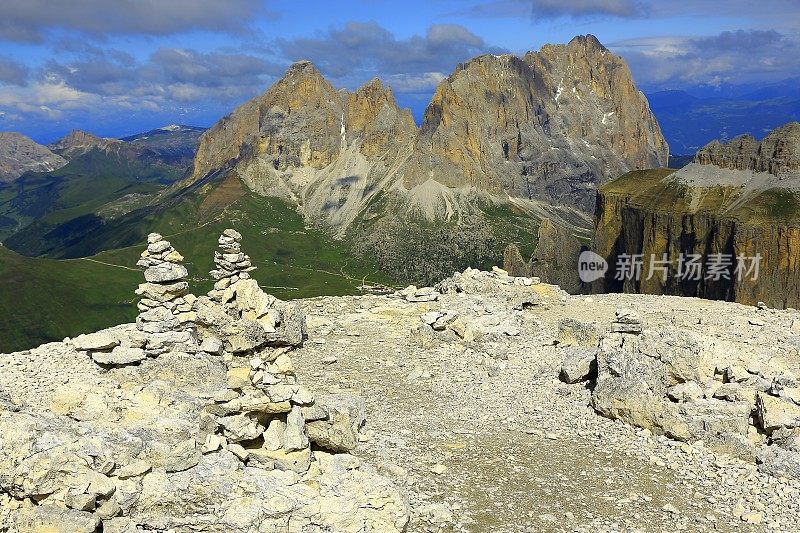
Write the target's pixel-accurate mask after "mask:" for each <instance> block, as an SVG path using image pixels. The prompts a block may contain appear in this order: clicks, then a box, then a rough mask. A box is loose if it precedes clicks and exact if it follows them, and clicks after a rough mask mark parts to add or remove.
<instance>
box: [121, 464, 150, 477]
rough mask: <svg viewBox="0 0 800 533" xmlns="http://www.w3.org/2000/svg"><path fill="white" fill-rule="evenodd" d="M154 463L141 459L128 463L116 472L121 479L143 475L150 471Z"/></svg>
mask: <svg viewBox="0 0 800 533" xmlns="http://www.w3.org/2000/svg"><path fill="white" fill-rule="evenodd" d="M151 468H152V465H150V463H149V462H147V461H143V460H139V461H134V462H132V463H130V464H127V465H125V466H123V467H122V468H120V469H119V470H117V471H116V472H115V474H116V476H117V477H118V478H119V479H128V478H131V477H139V476H143V475H144V474H146V473H147V472H149V471H150V469H151Z"/></svg>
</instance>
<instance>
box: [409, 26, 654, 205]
mask: <svg viewBox="0 0 800 533" xmlns="http://www.w3.org/2000/svg"><path fill="white" fill-rule="evenodd" d="M667 156H668V149H667V146H666V142H665V141H664V138H663V136H662V134H661V131H660V128H659V126H658V123H657V122H656V120H655V117H654V116H653V115H652V113H651V112H650V109H649V106H648V104H647V100H646V99H645V98H644V96H642V94H641V93H640V92H639V91H638V90H637V89H636V86H635V85H634V83H633V80H632V77H631V74H630V71H629V70H628V68H627V66H626V65H625V62H624V61H623V60H622V59H621V58H619V57H617V56H615V55H613V54H611V53H610V52H608V50H607V49H606V48H605V47H603V46H602V45H601V44H600V43H599V41H598V40H597V39H596V38H595V37H593V36H582V37H578V38H576V39H573V41H571V42H570V43H569V44H568V45H546V46H544V47H542V49H541V50H540V51H539V52H529V53H528V54H526V56H525V57H524V58H518V57H515V56H513V55H510V54H506V55H502V56H494V55H484V56H480V57H477V58H475V59H473V60H470V61H467V62H466V63H463V64H462V65H459V67H458V68H457V69H456V71H455V72H454V73H453V74H452V75H451V76H449V77H448V78H447V79H445V80H443V81H442V82H441V84H440V85H439V87H438V88H437V90H436V92H435V94H434V96H433V98H432V100H431V103H430V105H429V106H428V108H427V110H426V113H425V118H424V121H423V124H422V127H421V130H420V133H419V136H418V138H417V140H416V144H415V153H414V154H413V156H412V157H411V158H410V159H409V160H408V161H407V162H406V164H405V165H404V168H402V169H401V174H402V176H403V179H404V184H405V186H406V187H408V188H413V187H415V186H417V185H419V184H421V183H424V182H425V181H426V180H427V179H428V177H429V176H431V175H435V176H437V180H441V181H442V182H443V183H444V185H446V186H448V187H473V186H474V187H478V188H480V189H484V190H490V191H505V192H506V193H508V194H510V195H512V196H518V197H523V198H528V199H539V200H544V201H547V202H550V203H561V204H568V205H570V206H575V205H576V204H577V206H578V207H579V208H581V209H583V210H584V211H590V210H591V209H592V207H593V205H594V188H595V187H596V185H598V184H600V183H603V182H605V181H607V180H609V179H611V178H613V177H616V176H617V175H620V174H622V173H624V172H626V171H627V170H630V169H636V168H652V167H659V166H664V165H666V162H667Z"/></svg>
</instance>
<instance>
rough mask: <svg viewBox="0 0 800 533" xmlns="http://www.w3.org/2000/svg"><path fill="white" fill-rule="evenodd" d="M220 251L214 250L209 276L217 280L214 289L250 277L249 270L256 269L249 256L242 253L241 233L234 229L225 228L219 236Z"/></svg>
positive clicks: (224, 287)
mask: <svg viewBox="0 0 800 533" xmlns="http://www.w3.org/2000/svg"><path fill="white" fill-rule="evenodd" d="M218 242H219V248H220V251H217V252H214V264H215V265H216V266H217V268H216V269H215V270H212V271H211V272H210V274H211V277H212V278H214V279H215V280H217V283H216V284H215V285H214V289H215V290H216V291H223V290H225V289H226V288H227V287H228V286H230V285H231V284H233V283H236V282H237V281H239V280H241V279H248V278H250V274H249V272H252V271H253V270H255V269H256V267H254V266H253V264H252V263H251V262H250V256H248V255H247V254H245V253H242V247H241V242H242V234H241V233H239V232H238V231H236V230H234V229H226V230H225V231H223V232H222V235H220V237H219V241H218Z"/></svg>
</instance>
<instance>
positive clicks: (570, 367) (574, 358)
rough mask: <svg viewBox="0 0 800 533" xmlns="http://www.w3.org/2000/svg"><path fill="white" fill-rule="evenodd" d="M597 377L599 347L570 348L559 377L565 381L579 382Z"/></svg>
mask: <svg viewBox="0 0 800 533" xmlns="http://www.w3.org/2000/svg"><path fill="white" fill-rule="evenodd" d="M596 377H597V348H568V349H567V355H566V357H565V358H564V362H563V363H562V364H561V373H560V374H559V378H560V379H561V381H563V382H564V383H578V382H581V381H586V380H589V379H594V378H596Z"/></svg>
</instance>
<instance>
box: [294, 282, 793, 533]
mask: <svg viewBox="0 0 800 533" xmlns="http://www.w3.org/2000/svg"><path fill="white" fill-rule="evenodd" d="M535 289H536V291H537V292H538V293H539V295H540V296H541V298H542V301H543V302H544V304H543V305H538V306H536V307H534V308H532V309H527V310H525V311H512V310H511V308H510V307H509V304H508V302H507V301H506V297H505V296H501V295H499V294H497V295H493V294H475V295H464V294H459V295H443V296H442V297H441V298H440V299H439V301H436V302H429V303H409V302H406V301H405V300H402V299H399V298H394V297H360V298H355V297H343V298H330V297H326V298H317V299H311V300H305V301H304V302H303V306H304V308H305V310H306V312H307V313H308V321H309V334H310V342H308V343H307V344H306V347H304V348H303V349H301V350H299V351H298V352H295V354H294V360H295V364H296V366H297V367H298V372H299V373H300V375H301V376H302V377H303V380H304V382H305V383H306V384H307V385H309V386H310V387H311V388H312V389H313V390H316V391H317V392H319V393H322V392H342V391H348V392H358V393H360V394H363V395H364V396H365V397H366V403H367V409H368V422H367V428H366V429H367V431H366V435H365V438H364V441H363V442H362V445H361V447H360V449H359V450H358V451H357V455H360V456H362V457H364V458H366V459H368V460H370V461H372V462H373V463H375V464H378V465H380V466H381V468H382V470H383V471H384V473H386V474H388V475H390V476H392V477H394V478H395V479H396V480H397V481H398V483H400V484H403V485H404V486H405V487H406V489H407V491H408V497H409V499H410V501H411V504H412V507H413V509H414V518H413V520H412V524H411V527H410V531H413V532H416V531H420V532H422V531H469V532H485V531H497V532H523V531H525V532H529V531H530V532H532V531H587V532H588V531H764V530H774V531H796V530H800V516H799V515H798V504H799V503H800V500H799V499H798V496H799V495H800V490H799V488H800V484H798V483H797V482H796V481H793V480H786V479H776V478H773V477H770V476H766V475H763V474H761V473H759V472H757V470H756V466H755V465H754V464H748V463H745V462H742V461H740V460H737V459H733V458H730V457H728V456H725V455H716V454H714V453H712V452H710V451H709V450H708V449H706V448H705V447H703V445H702V443H698V444H694V445H689V444H685V443H680V442H676V441H671V440H669V439H667V438H665V437H659V436H653V435H651V434H650V433H649V432H648V431H646V430H640V429H636V428H633V427H630V426H627V425H625V424H622V423H620V422H615V421H612V420H608V419H605V418H602V417H599V416H597V415H596V414H595V413H594V411H593V410H592V409H591V408H590V407H589V399H590V391H589V390H587V389H586V387H585V386H581V385H566V384H564V383H561V382H560V381H559V380H558V379H557V376H558V371H559V367H560V364H561V362H562V360H563V357H564V355H563V352H562V350H561V349H560V348H559V347H558V346H554V337H555V335H556V331H557V325H558V322H559V321H560V320H561V319H562V318H565V317H571V318H577V319H580V320H584V321H587V320H588V321H595V322H597V323H598V324H605V325H607V324H609V323H610V322H611V320H612V318H613V316H614V310H615V309H616V308H618V307H622V306H625V307H633V308H634V309H636V310H637V311H639V312H640V314H641V315H642V316H643V317H644V320H645V325H646V327H657V325H658V324H659V323H664V324H667V323H670V324H675V323H682V324H686V326H687V327H702V328H703V330H704V331H706V332H708V333H710V334H719V335H724V336H728V337H731V336H739V337H740V338H741V337H743V338H745V340H746V341H747V342H759V341H764V342H766V340H765V339H768V338H770V337H771V336H772V335H774V332H771V331H768V330H764V329H763V328H762V330H758V331H755V330H754V331H752V332H750V333H747V332H744V333H743V330H742V329H741V324H742V323H745V324H746V323H747V321H748V317H750V316H752V315H754V314H755V313H756V310H755V309H754V308H750V307H745V306H741V305H737V304H730V303H724V302H708V301H702V300H694V299H686V298H672V297H654V296H630V295H602V296H595V297H592V298H588V299H586V298H583V297H566V296H564V295H563V293H560V292H559V291H556V290H554V289H553V288H552V287H549V286H544V285H542V286H538V287H536V288H535ZM431 310H454V311H456V312H458V313H459V314H461V315H462V316H465V315H469V314H472V315H479V314H482V313H483V314H491V313H495V314H497V315H498V316H499V317H500V318H501V320H511V319H513V320H517V321H519V322H518V324H519V330H520V334H519V335H517V336H507V335H501V336H495V337H494V338H492V339H484V340H479V341H478V342H466V341H464V340H462V339H460V338H458V337H457V336H456V335H455V334H454V333H452V332H450V331H444V332H435V333H434V332H430V331H429V332H428V334H419V333H416V332H413V333H412V330H414V329H415V328H417V326H418V325H419V324H420V316H421V315H422V314H423V313H425V312H428V311H431ZM773 315H774V316H773V320H772V321H773V322H775V323H776V328H778V329H780V328H783V327H789V324H791V323H792V319H793V317H797V316H798V315H797V314H796V313H791V312H781V313H773ZM700 321H704V322H703V324H701V325H698V322H700ZM692 325H694V326H692ZM759 335H762V336H763V337H764V339H760V337H759Z"/></svg>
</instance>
